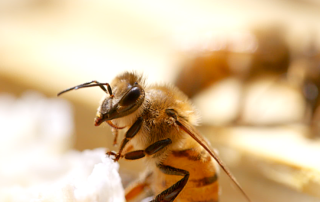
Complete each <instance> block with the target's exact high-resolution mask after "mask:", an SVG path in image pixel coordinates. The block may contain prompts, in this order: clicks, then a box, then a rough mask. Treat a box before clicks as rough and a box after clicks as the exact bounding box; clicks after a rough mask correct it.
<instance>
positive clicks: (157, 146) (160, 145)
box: [124, 138, 172, 160]
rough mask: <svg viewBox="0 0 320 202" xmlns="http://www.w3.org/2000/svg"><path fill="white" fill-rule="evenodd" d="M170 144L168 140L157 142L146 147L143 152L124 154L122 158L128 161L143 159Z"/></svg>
mask: <svg viewBox="0 0 320 202" xmlns="http://www.w3.org/2000/svg"><path fill="white" fill-rule="evenodd" d="M171 143H172V141H171V139H170V138H168V139H164V140H159V141H157V142H155V143H153V144H151V145H150V146H148V147H147V148H146V149H145V150H136V151H132V152H128V153H126V154H125V155H124V158H125V159H128V160H136V159H140V158H143V157H145V156H146V155H153V154H155V153H157V152H158V151H160V150H161V149H163V148H165V147H166V146H168V145H169V144H171Z"/></svg>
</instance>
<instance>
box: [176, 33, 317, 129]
mask: <svg viewBox="0 0 320 202" xmlns="http://www.w3.org/2000/svg"><path fill="white" fill-rule="evenodd" d="M212 41H214V42H212ZM212 41H210V40H209V41H208V45H207V46H206V49H204V50H203V49H201V48H198V49H197V48H195V52H196V53H194V54H193V57H192V58H191V60H189V61H187V62H186V63H185V64H184V65H183V67H182V68H181V71H180V73H179V75H178V76H177V79H176V86H177V87H178V88H179V89H180V90H181V91H183V92H184V93H185V94H187V95H188V97H189V98H195V97H196V96H197V95H198V94H199V93H200V92H202V91H204V90H206V89H207V88H209V87H210V86H212V85H215V84H217V83H219V82H220V81H222V80H224V79H226V78H229V77H236V78H238V79H240V80H241V82H242V83H243V84H244V85H245V86H244V88H245V87H246V85H249V84H251V83H252V82H253V81H257V80H259V79H262V78H272V80H273V81H274V83H277V82H278V83H279V82H283V83H284V82H285V83H286V85H288V86H291V87H292V88H294V89H296V90H297V91H299V93H300V94H301V95H303V97H304V100H305V103H306V104H307V108H309V109H310V112H309V113H308V114H309V116H308V115H305V120H307V119H308V118H307V117H310V116H311V117H312V118H311V119H312V121H310V124H311V128H312V131H313V132H312V133H313V135H317V134H318V135H320V131H319V128H320V127H319V126H318V125H319V119H320V115H319V113H320V109H319V107H318V106H319V102H320V101H319V93H318V92H319V87H320V52H319V51H318V50H317V49H316V48H310V50H308V51H305V52H304V53H301V52H300V53H298V54H297V53H296V54H293V52H294V51H293V50H292V48H291V46H290V44H289V42H288V40H286V35H285V34H284V32H283V30H282V29H279V28H274V27H273V28H265V29H256V30H253V31H246V32H234V33H231V34H225V35H223V36H219V37H212ZM297 66H298V67H297ZM302 75H303V76H302ZM186 81H188V82H186ZM242 99H243V97H242V98H241V99H240V103H241V104H240V107H239V109H238V115H237V116H236V117H235V118H234V120H233V121H231V122H234V123H235V124H239V123H242V120H241V117H242V116H243V115H242V113H243V108H244V106H243V104H244V103H243V100H242ZM271 99H272V98H271ZM241 105H242V106H241ZM247 124H248V123H247Z"/></svg>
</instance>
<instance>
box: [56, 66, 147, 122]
mask: <svg viewBox="0 0 320 202" xmlns="http://www.w3.org/2000/svg"><path fill="white" fill-rule="evenodd" d="M95 86H99V87H100V88H101V89H102V90H103V91H104V92H106V93H107V96H106V97H105V98H104V99H103V100H102V103H101V105H100V107H99V108H98V112H97V116H96V118H95V125H96V126H99V125H100V124H101V123H103V122H104V121H109V120H112V119H116V118H121V117H124V116H127V115H129V114H131V113H133V112H135V111H136V110H137V109H138V108H139V107H140V106H141V105H142V103H143V101H144V97H145V93H144V90H143V88H142V86H144V80H143V79H142V76H139V75H137V74H135V73H131V72H125V73H123V74H121V75H119V76H117V77H116V78H115V79H114V80H113V81H112V82H111V85H109V83H99V82H98V81H91V82H87V83H83V84H80V85H77V86H74V87H71V88H68V89H66V90H64V91H61V92H60V93H58V96H59V95H61V94H63V93H66V92H69V91H71V90H77V89H80V88H88V87H95ZM105 86H106V87H107V88H105Z"/></svg>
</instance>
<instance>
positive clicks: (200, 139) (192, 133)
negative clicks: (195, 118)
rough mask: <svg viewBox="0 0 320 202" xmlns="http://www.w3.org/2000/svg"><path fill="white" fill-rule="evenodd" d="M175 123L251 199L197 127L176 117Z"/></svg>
mask: <svg viewBox="0 0 320 202" xmlns="http://www.w3.org/2000/svg"><path fill="white" fill-rule="evenodd" d="M176 124H177V125H178V126H179V127H180V128H181V129H182V130H183V131H185V132H186V133H187V134H189V135H190V136H191V137H192V138H193V139H194V140H195V141H197V142H198V143H199V144H200V145H201V146H202V147H203V148H204V149H205V150H206V151H207V152H208V153H209V154H210V155H211V156H212V158H214V159H215V160H216V161H217V163H218V164H219V165H220V167H221V168H222V169H223V170H224V171H225V172H226V174H227V175H228V176H229V177H230V179H231V180H232V181H233V182H234V183H235V184H236V186H237V187H238V188H239V190H240V191H241V193H242V194H243V195H244V196H245V197H246V199H247V200H248V201H249V202H250V201H251V200H250V199H249V197H248V196H247V194H246V193H245V192H244V190H243V189H242V187H241V186H240V184H239V183H238V181H237V180H236V178H235V177H234V176H233V175H232V174H231V172H230V170H229V169H228V167H227V166H226V165H225V164H224V163H223V162H222V160H221V159H220V157H219V156H218V155H217V154H216V153H215V152H214V150H213V149H212V148H211V147H210V146H209V145H208V143H207V141H206V140H205V139H204V138H203V137H202V135H200V134H199V132H198V131H197V129H196V128H195V127H194V126H193V125H191V124H190V123H189V122H188V121H186V120H184V119H178V120H176Z"/></svg>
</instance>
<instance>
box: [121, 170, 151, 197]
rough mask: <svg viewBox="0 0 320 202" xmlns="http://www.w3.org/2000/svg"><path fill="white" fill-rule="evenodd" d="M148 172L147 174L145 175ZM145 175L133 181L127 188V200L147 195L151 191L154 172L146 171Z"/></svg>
mask: <svg viewBox="0 0 320 202" xmlns="http://www.w3.org/2000/svg"><path fill="white" fill-rule="evenodd" d="M145 174H147V175H145ZM145 174H144V176H143V177H141V178H140V179H138V180H136V181H134V182H133V183H131V184H130V185H129V186H128V187H126V190H125V198H126V201H130V200H133V199H136V198H137V197H140V198H141V197H145V196H147V194H148V193H147V192H148V191H150V184H151V181H150V180H151V176H152V172H148V173H145Z"/></svg>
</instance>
